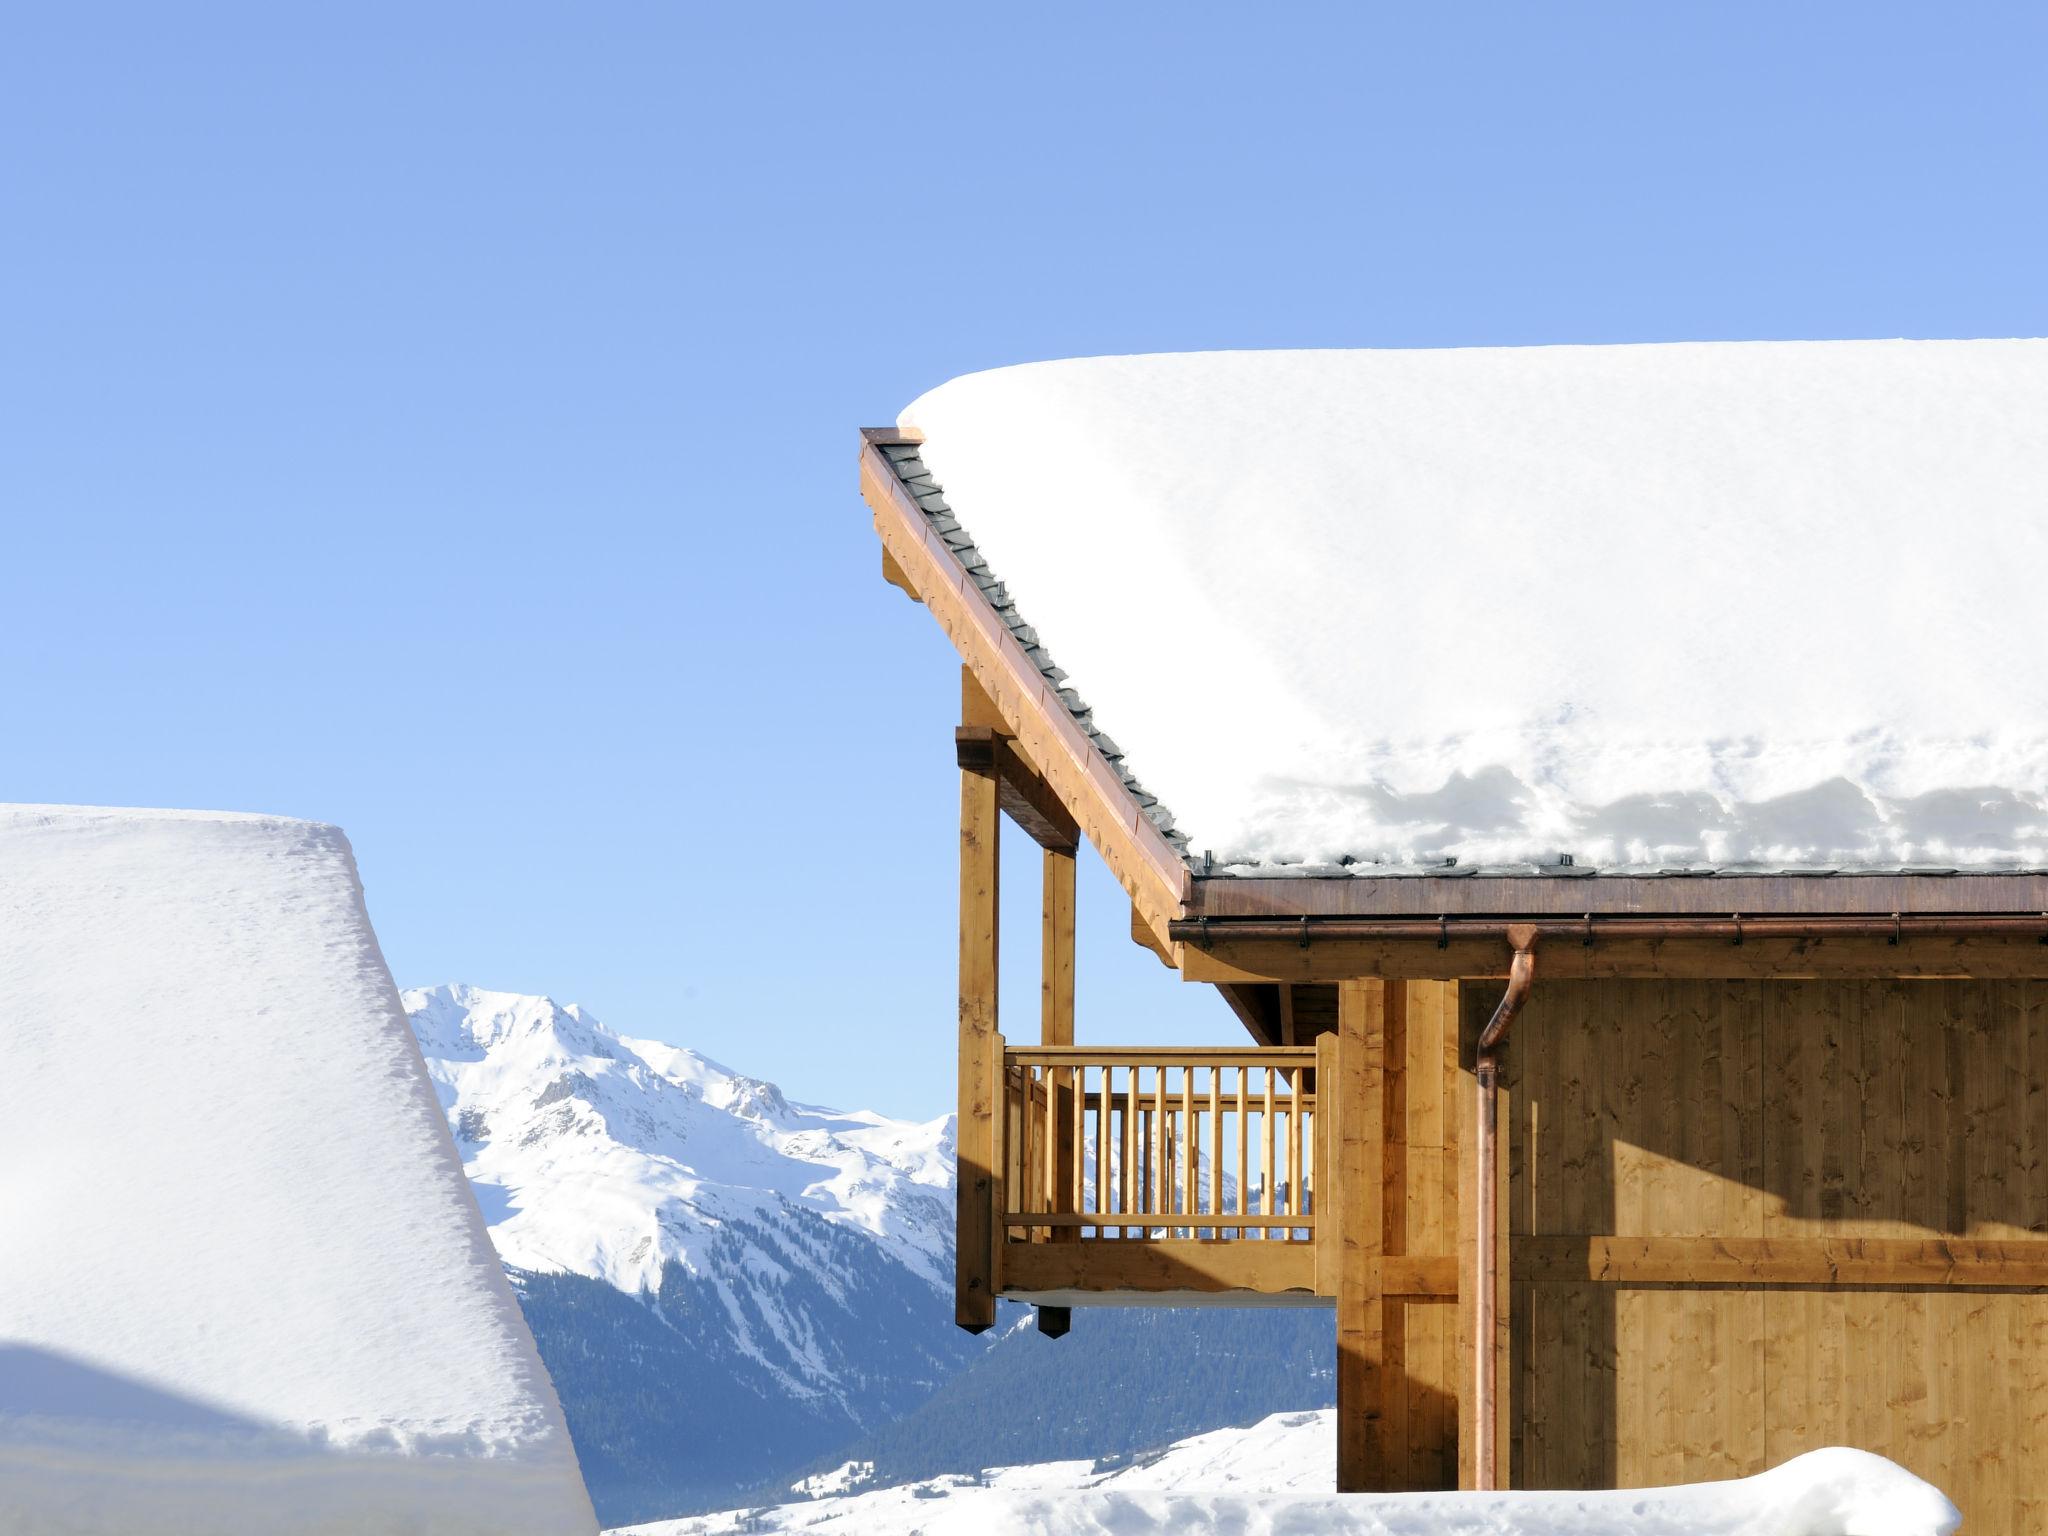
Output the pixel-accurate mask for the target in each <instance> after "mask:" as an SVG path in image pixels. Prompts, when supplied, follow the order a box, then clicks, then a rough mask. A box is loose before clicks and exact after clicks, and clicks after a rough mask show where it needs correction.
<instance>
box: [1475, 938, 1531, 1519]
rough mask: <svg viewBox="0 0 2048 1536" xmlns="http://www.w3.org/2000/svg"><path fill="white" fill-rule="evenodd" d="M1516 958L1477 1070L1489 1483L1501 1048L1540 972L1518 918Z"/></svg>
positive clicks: (1483, 1039) (1482, 1378) (1481, 1371)
mask: <svg viewBox="0 0 2048 1536" xmlns="http://www.w3.org/2000/svg"><path fill="white" fill-rule="evenodd" d="M1508 942H1509V943H1511V944H1513V945H1514V946H1515V958H1514V959H1513V960H1512V961H1511V962H1509V965H1508V989H1507V991H1505V992H1503V993H1502V994H1501V998H1500V1004H1499V1006H1498V1007H1496V1008H1495V1009H1494V1010H1493V1017H1492V1018H1490V1019H1488V1020H1487V1021H1486V1028H1484V1029H1483V1030H1481V1031H1480V1032H1479V1046H1478V1049H1477V1051H1476V1053H1475V1055H1474V1059H1473V1068H1472V1075H1473V1077H1474V1078H1475V1079H1476V1080H1477V1082H1478V1084H1479V1146H1478V1149H1477V1153H1476V1157H1477V1164H1478V1167H1477V1170H1476V1175H1475V1177H1474V1179H1473V1184H1474V1188H1473V1201H1472V1203H1473V1205H1474V1206H1475V1207H1476V1209H1475V1211H1474V1212H1473V1223H1474V1232H1473V1237H1474V1242H1473V1254H1474V1263H1473V1269H1474V1270H1475V1272H1476V1273H1475V1275H1474V1279H1473V1287H1474V1292H1475V1294H1474V1295H1473V1298H1472V1405H1473V1407H1472V1413H1473V1426H1472V1429H1473V1432H1472V1486H1473V1487H1475V1488H1478V1489H1481V1490H1488V1489H1491V1488H1493V1487H1495V1486H1496V1484H1495V1480H1494V1460H1495V1455H1496V1451H1495V1433H1494V1430H1495V1425H1496V1423H1497V1422H1498V1418H1499V1407H1498V1405H1499V1400H1500V1382H1499V1379H1498V1378H1499V1374H1500V1372H1499V1364H1500V1359H1499V1351H1498V1348H1497V1346H1496V1341H1495V1338H1494V1334H1495V1333H1496V1332H1497V1331H1498V1330H1499V1321H1498V1319H1499V1305H1498V1295H1499V1287H1500V1244H1499V1238H1498V1235H1497V1233H1496V1231H1495V1224H1496V1222H1497V1221H1498V1220H1499V1213H1500V1052H1501V1047H1502V1046H1504V1045H1505V1044H1506V1043H1507V1037H1508V1030H1509V1028H1510V1027H1511V1026H1512V1025H1513V1024H1514V1022H1515V1015H1516V1014H1518V1013H1520V1012H1521V1011H1522V1004H1523V1003H1525V1002H1527V1001H1528V999H1529V987H1530V984H1531V983H1532V982H1534V981H1535V979H1536V928H1535V925H1534V924H1531V923H1517V924H1515V925H1513V926H1512V927H1510V928H1509V929H1508Z"/></svg>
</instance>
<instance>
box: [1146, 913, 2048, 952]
mask: <svg viewBox="0 0 2048 1536" xmlns="http://www.w3.org/2000/svg"><path fill="white" fill-rule="evenodd" d="M1524 929H1526V930H1528V931H1530V932H1531V933H1533V934H1535V935H1536V936H1538V937H1542V936H1544V935H1549V936H1551V937H1555V938H1572V939H1578V940H1581V941H1587V940H1593V939H1598V938H1602V937H1605V938H1612V939H1729V940H1732V941H1734V942H1736V943H1740V942H1741V941H1742V940H1744V939H1769V938H1794V939H1821V938H1882V939H1901V938H1908V939H1910V938H1933V937H1941V936H1947V937H1957V936H1964V935H1969V936H1982V937H1990V936H1992V935H1996V934H2010V935H2019V936H2027V935H2032V936H2035V937H2039V938H2043V939H2048V912H1989V913H1976V914H1971V913H1962V912H1939V913H1934V912H1928V913H1913V912H1887V913H1866V914H1862V915H1854V914H1846V913H1837V914H1823V915H1816V916H1803V915H1795V914H1791V913H1769V914H1765V915H1759V916H1745V915H1744V914H1742V913H1740V912H1731V913H1729V914H1728V915H1727V916H1726V917H1718V916H1717V917H1685V916H1672V917H1637V916H1632V915H1613V916H1610V915H1607V914H1603V913H1598V912H1589V913H1586V914H1584V915H1583V916H1579V917H1539V918H1505V917H1464V916H1457V915H1446V916H1443V917H1434V918H1421V917H1315V916H1303V917H1292V918H1277V917H1186V918H1180V919H1178V920H1177V921H1175V922H1174V923H1172V924H1171V925H1170V926H1169V931H1170V934H1171V936H1172V938H1173V939H1174V941H1175V942H1177V943H1182V944H1193V945H1194V946H1195V947H1196V948H1198V949H1206V948H1207V947H1208V946H1209V945H1210V944H1212V943H1215V942H1217V941H1219V940H1244V941H1248V942H1251V943H1300V944H1307V943H1310V942H1311V941H1313V940H1316V939H1435V940H1438V941H1443V940H1447V939H1450V938H1454V937H1455V938H1460V939H1506V940H1508V941H1509V942H1513V940H1514V935H1515V933H1516V932H1517V931H1518V930H1524Z"/></svg>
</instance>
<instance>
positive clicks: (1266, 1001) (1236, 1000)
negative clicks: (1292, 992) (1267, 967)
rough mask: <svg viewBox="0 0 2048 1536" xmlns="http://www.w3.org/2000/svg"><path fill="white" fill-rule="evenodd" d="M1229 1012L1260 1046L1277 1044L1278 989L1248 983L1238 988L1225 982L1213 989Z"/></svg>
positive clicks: (1278, 1017)
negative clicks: (1219, 994)
mask: <svg viewBox="0 0 2048 1536" xmlns="http://www.w3.org/2000/svg"><path fill="white" fill-rule="evenodd" d="M1216 990H1217V991H1218V992H1219V993H1221V994H1222V996H1223V1001H1224V1002H1226V1003H1228V1004H1229V1005H1230V1011H1231V1012H1232V1013H1234V1014H1236V1015H1237V1020H1238V1022H1239V1023H1240V1024H1242V1025H1244V1027H1245V1032H1246V1033H1248V1034H1249V1035H1250V1036H1251V1037H1252V1038H1253V1039H1254V1040H1256V1041H1258V1043H1259V1044H1260V1045H1278V1044H1280V1007H1279V1002H1278V997H1277V989H1275V988H1273V987H1266V986H1260V985H1259V984H1258V983H1257V982H1250V983H1247V984H1245V985H1242V986H1239V985H1236V984H1234V983H1231V982H1225V983H1223V984H1222V985H1221V986H1219V987H1217V989H1216Z"/></svg>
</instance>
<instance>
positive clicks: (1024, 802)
mask: <svg viewBox="0 0 2048 1536" xmlns="http://www.w3.org/2000/svg"><path fill="white" fill-rule="evenodd" d="M953 754H954V757H955V758H956V759H957V760H958V762H959V764H960V766H961V767H962V768H973V769H977V770H979V771H981V772H983V773H993V774H994V775H995V778H996V800H997V803H998V804H1000V805H1001V806H1002V808H1003V814H1004V815H1005V816H1008V817H1009V818H1010V820H1012V821H1014V822H1016V823H1017V825H1018V826H1020V827H1022V828H1023V829H1024V830H1025V832H1026V833H1027V834H1029V836H1030V838H1031V840H1032V841H1033V842H1034V843H1036V844H1038V846H1039V847H1041V848H1051V849H1054V850H1056V851H1057V852H1060V853H1072V852H1073V851H1074V850H1075V849H1076V848H1077V847H1079V846H1080V840H1081V829H1080V827H1079V826H1078V825H1077V824H1076V823H1075V821H1074V818H1073V816H1072V815H1071V814H1070V813H1069V812H1068V810H1067V808H1066V807H1065V806H1064V805H1062V804H1061V803H1060V797H1059V796H1058V795H1056V794H1054V793H1053V792H1052V786H1051V785H1050V784H1048V783H1046V782H1045V780H1044V779H1043V778H1041V777H1040V776H1039V774H1038V771H1037V770H1036V769H1035V768H1033V767H1032V766H1031V765H1030V764H1029V763H1027V762H1026V761H1025V760H1024V757H1023V754H1022V753H1020V752H1019V751H1018V750H1017V745H1016V743H1015V742H1014V741H1012V740H1011V739H1010V738H1009V737H1008V736H1005V735H1003V734H1002V732H1000V731H998V730H996V729H995V728H994V727H993V726H987V725H963V726H961V727H960V728H959V729H958V730H956V731H954V733H953Z"/></svg>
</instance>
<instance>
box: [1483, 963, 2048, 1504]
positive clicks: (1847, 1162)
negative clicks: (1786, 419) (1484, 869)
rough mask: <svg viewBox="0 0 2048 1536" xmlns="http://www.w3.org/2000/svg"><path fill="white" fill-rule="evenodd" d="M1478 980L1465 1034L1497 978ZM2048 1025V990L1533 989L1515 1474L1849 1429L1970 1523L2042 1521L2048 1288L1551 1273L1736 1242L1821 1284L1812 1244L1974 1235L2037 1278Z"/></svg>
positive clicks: (1837, 1439) (1525, 1083) (1748, 1452)
mask: <svg viewBox="0 0 2048 1536" xmlns="http://www.w3.org/2000/svg"><path fill="white" fill-rule="evenodd" d="M1466 992H1467V994H1468V995H1467V997H1466V999H1465V1010H1466V1017H1467V1027H1468V1029H1469V1028H1470V1027H1471V1024H1472V1020H1473V1019H1474V1018H1475V1017H1479V1018H1483V1017H1484V1015H1485V1013H1486V1012H1487V1011H1488V1010H1489V1009H1490V1008H1491V1006H1492V1002H1493V999H1494V997H1495V996H1496V995H1497V992H1498V989H1497V988H1494V987H1484V986H1481V987H1470V986H1468V987H1467V988H1466ZM2044 1027H2048V983H2041V982H2029V981H1861V982H1844V981H1770V982H1757V981H1659V980H1630V981H1555V980H1554V981H1550V982H1548V983H1545V982H1541V981H1539V982H1538V984H1537V986H1536V988H1535V990H1534V992H1533V994H1532V996H1531V1001H1530V1003H1529V1006H1528V1009H1527V1011H1526V1012H1525V1013H1524V1015H1523V1017H1522V1019H1521V1021H1520V1022H1519V1023H1518V1024H1517V1026H1516V1029H1515V1036H1514V1043H1513V1045H1512V1047H1511V1048H1510V1050H1509V1052H1508V1057H1507V1081H1508V1082H1509V1084H1510V1085H1511V1091H1512V1099H1511V1106H1512V1107H1511V1110H1510V1119H1509V1121H1508V1131H1507V1134H1508V1137H1509V1148H1508V1151H1509V1176H1510V1199H1511V1211H1510V1228H1511V1233H1512V1234H1513V1235H1512V1236H1511V1238H1510V1244H1511V1246H1510V1253H1511V1255H1512V1257H1511V1266H1512V1269H1513V1271H1514V1273H1515V1277H1516V1278H1515V1282H1514V1285H1513V1288H1512V1299H1511V1308H1512V1314H1511V1327H1512V1331H1513V1334H1512V1336H1513V1344H1512V1358H1513V1368H1512V1370H1511V1372H1510V1374H1509V1378H1508V1380H1509V1389H1510V1394H1511V1405H1510V1417H1511V1423H1512V1431H1511V1445H1510V1454H1511V1460H1512V1468H1513V1471H1512V1476H1513V1481H1514V1484H1515V1486H1518V1487H1531V1488H1542V1487H1565V1488H1571V1487H1602V1486H1605V1487H1612V1486H1639V1485H1655V1484H1663V1483H1671V1482H1679V1481H1689V1480H1693V1479H1699V1478H1709V1477H1725V1476H1737V1475H1742V1474H1746V1473H1750V1472H1755V1471H1758V1470H1761V1469H1763V1468H1764V1467H1767V1466H1772V1465H1775V1464H1777V1463H1778V1462H1781V1461H1783V1460H1785V1459H1786V1458H1788V1457H1790V1456H1793V1455H1796V1454H1798V1453H1799V1452H1801V1451H1805V1450H1811V1449H1814V1448H1816V1447H1819V1446H1823V1445H1834V1444H1847V1445H1856V1446H1860V1447H1862V1448H1864V1449H1867V1450H1872V1451H1877V1452H1879V1453H1881V1454H1884V1455H1887V1456H1890V1457H1892V1458H1893V1459H1894V1460H1896V1461H1898V1462H1900V1463H1902V1464H1903V1465H1905V1466H1907V1467H1909V1468H1911V1469H1912V1470H1913V1471H1915V1472H1917V1473H1918V1474H1919V1475H1921V1476H1922V1477H1925V1478H1927V1479H1929V1480H1930V1481H1932V1482H1934V1483H1936V1484H1937V1485H1938V1486H1940V1487H1942V1488H1943V1489H1945V1490H1946V1491H1947V1492H1948V1493H1949V1494H1950V1496H1951V1497H1953V1498H1955V1499H1956V1501H1957V1502H1958V1504H1960V1505H1961V1507H1962V1509H1963V1512H1964V1515H1965V1518H1966V1529H1968V1530H1969V1531H1970V1532H1971V1536H2002V1533H2008V1532H2009V1533H2013V1536H2018V1533H2021V1532H2029V1531H2036V1530H2039V1529H2042V1528H2044V1517H2048V1508H2044V1507H2043V1498H2042V1490H2043V1489H2044V1488H2048V1436H2044V1435H2043V1434H2042V1433H2041V1431H2042V1430H2043V1428H2044V1427H2048V1292H2043V1291H2041V1290H2027V1289H2024V1288H2006V1289H1992V1288H1963V1287H1960V1286H1957V1285H1954V1284H1948V1285H1940V1284H1936V1285H1928V1284H1914V1285H1904V1284H1875V1285H1856V1286H1844V1285H1828V1284H1817V1283H1792V1284H1778V1285H1772V1286H1768V1287H1757V1286H1754V1285H1746V1284H1737V1283H1718V1284H1695V1283H1684V1282H1679V1281H1674V1280H1669V1279H1663V1280H1657V1281H1648V1280H1645V1279H1643V1278H1642V1277H1641V1276H1640V1275H1639V1276H1638V1277H1637V1278H1635V1279H1633V1280H1624V1281H1621V1282H1616V1281H1613V1280H1602V1281H1595V1280H1591V1279H1585V1278H1574V1279H1564V1278H1553V1277H1549V1276H1556V1275H1562V1274H1565V1273H1568V1272H1569V1267H1570V1266H1569V1265H1565V1264H1562V1263H1553V1264H1549V1265H1548V1266H1547V1267H1545V1266H1544V1265H1541V1264H1539V1263H1538V1261H1539V1260H1540V1259H1541V1258H1542V1256H1543V1255H1544V1254H1546V1253H1548V1254H1550V1255H1552V1256H1553V1258H1554V1257H1555V1256H1556V1255H1558V1254H1560V1253H1569V1252H1570V1251H1571V1249H1572V1244H1571V1243H1569V1242H1563V1241H1559V1240H1562V1239H1583V1238H1587V1237H1599V1236H1620V1237H1623V1238H1707V1237H1719V1238H1723V1239H1732V1240H1735V1244H1741V1245H1744V1246H1742V1247H1741V1248H1740V1249H1739V1252H1738V1254H1737V1262H1740V1263H1752V1264H1757V1265H1761V1264H1763V1262H1764V1260H1765V1259H1768V1262H1769V1273H1770V1274H1773V1275H1776V1276H1779V1277H1781V1278H1782V1277H1784V1276H1787V1275H1796V1274H1809V1275H1810V1274H1812V1273H1813V1272H1814V1265H1815V1264H1816V1263H1817V1262H1819V1261H1818V1259H1817V1258H1816V1256H1817V1255H1819V1254H1820V1250H1819V1248H1818V1247H1817V1245H1816V1243H1815V1241H1814V1240H1815V1239H1822V1238H1826V1239H1835V1240H1843V1239H1889V1240H1893V1241H1894V1242H1899V1241H1904V1240H1919V1243H1918V1244H1916V1246H1922V1245H1924V1244H1925V1243H1926V1242H1927V1241H1928V1240H1931V1239H1942V1238H1956V1239H1969V1240H1972V1241H1974V1242H1978V1243H1984V1242H2012V1243H2019V1244H2022V1245H2024V1246H2023V1247H2022V1248H2021V1249H2019V1250H2018V1251H2019V1252H2022V1253H2026V1254H2031V1255H2033V1256H2034V1258H2033V1260H2032V1261H2030V1262H2028V1263H2027V1264H2026V1266H2025V1268H2026V1270H2027V1271H2028V1272H2030V1273H2031V1274H2032V1276H2033V1278H2034V1279H2036V1280H2038V1279H2039V1275H2040V1267H2039V1262H2038V1260H2039V1257H2040V1256H2042V1255H2043V1254H2044V1253H2048V1249H2044V1248H2043V1247H2042V1244H2043V1242H2044V1239H2043V1237H2042V1236H2041V1235H2040V1234H2043V1233H2048V1036H2044V1033H2043V1031H2044ZM1735 1244H1730V1245H1728V1246H1730V1247H1731V1248H1733V1247H1735ZM1661 1251H1666V1252H1668V1250H1661ZM1874 1251H1891V1250H1874ZM2002 1251H2005V1252H2012V1251H2014V1250H2002ZM1742 1254H1749V1255H1760V1256H1763V1257H1762V1258H1742V1257H1741V1255H1742ZM1659 1262H1661V1261H1659ZM1532 1268H1534V1269H1538V1270H1540V1271H1541V1272H1542V1273H1544V1274H1545V1275H1546V1278H1534V1277H1532V1273H1531V1271H1532ZM1922 1268H1923V1271H1924V1268H1925V1266H1924V1265H1923V1266H1922ZM1584 1272H1585V1271H1584V1268H1583V1267H1581V1270H1580V1273H1581V1274H1583V1273H1584ZM1649 1272H1650V1271H1648V1270H1645V1271H1644V1273H1649ZM1823 1272H1824V1271H1823ZM1758 1273H1759V1274H1760V1275H1761V1274H1762V1273H1764V1271H1763V1269H1761V1268H1759V1269H1758ZM1859 1273H1868V1270H1867V1269H1864V1270H1859ZM1972 1273H1973V1274H1974V1275H1975V1276H1976V1277H1977V1278H1980V1279H1981V1278H1982V1277H1983V1275H1984V1271H1983V1269H1982V1268H1981V1267H1979V1268H1976V1269H1974V1270H1973V1271H1972ZM2015 1273H2016V1274H2017V1273H2018V1270H2015Z"/></svg>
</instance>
